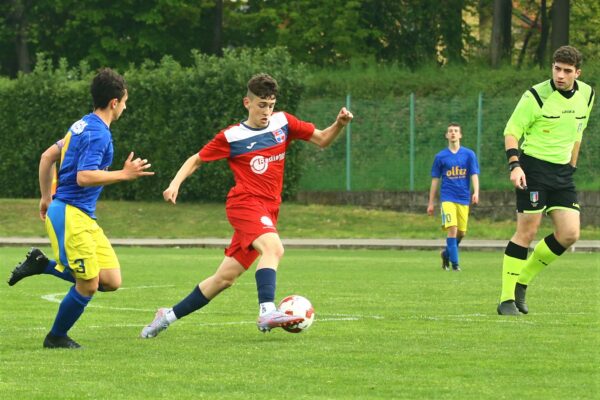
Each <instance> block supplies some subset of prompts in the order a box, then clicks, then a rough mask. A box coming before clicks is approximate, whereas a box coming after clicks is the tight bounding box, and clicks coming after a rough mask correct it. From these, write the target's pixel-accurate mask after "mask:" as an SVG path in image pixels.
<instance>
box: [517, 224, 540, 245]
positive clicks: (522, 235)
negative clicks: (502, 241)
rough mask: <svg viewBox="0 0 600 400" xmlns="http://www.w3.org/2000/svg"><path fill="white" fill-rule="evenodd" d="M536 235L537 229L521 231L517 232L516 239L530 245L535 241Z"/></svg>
mask: <svg viewBox="0 0 600 400" xmlns="http://www.w3.org/2000/svg"><path fill="white" fill-rule="evenodd" d="M536 234H537V227H535V228H529V229H522V230H521V231H519V232H517V237H518V238H519V239H520V241H521V242H525V243H531V242H532V241H533V240H534V239H535V235H536Z"/></svg>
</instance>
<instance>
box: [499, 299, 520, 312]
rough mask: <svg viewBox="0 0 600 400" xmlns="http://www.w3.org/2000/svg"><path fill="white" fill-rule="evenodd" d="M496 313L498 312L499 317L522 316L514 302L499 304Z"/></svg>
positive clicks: (508, 301)
mask: <svg viewBox="0 0 600 400" xmlns="http://www.w3.org/2000/svg"><path fill="white" fill-rule="evenodd" d="M496 311H498V314H499V315H521V313H519V310H518V309H517V306H515V301H514V300H506V301H503V302H502V303H500V304H498V308H497V309H496Z"/></svg>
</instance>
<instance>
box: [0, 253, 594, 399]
mask: <svg viewBox="0 0 600 400" xmlns="http://www.w3.org/2000/svg"><path fill="white" fill-rule="evenodd" d="M26 250H27V249H24V248H0V260H1V268H2V273H3V274H4V275H5V276H6V277H7V276H8V273H9V271H10V270H11V269H12V267H13V266H14V265H15V264H16V263H17V262H18V261H19V260H21V259H22V257H23V255H24V254H25V252H26ZM44 250H46V251H47V250H48V249H44ZM117 254H118V255H119V258H120V261H121V264H122V272H123V287H122V289H121V290H119V291H118V292H116V293H99V294H98V295H97V296H96V297H95V298H94V299H93V300H92V302H91V303H90V306H89V307H88V309H87V310H86V312H85V313H84V315H83V317H82V318H81V319H80V321H79V322H78V323H77V324H76V326H75V327H74V328H73V329H72V330H71V332H70V334H71V336H72V337H73V338H74V339H76V340H77V341H78V342H79V343H80V344H82V345H83V346H84V349H81V350H75V351H69V350H45V349H42V340H43V338H44V335H45V334H46V332H47V331H48V330H49V328H50V326H51V324H52V321H53V319H54V315H55V313H56V309H57V306H58V304H57V302H58V301H60V299H61V298H62V296H63V295H64V293H66V291H67V289H68V287H69V285H68V284H67V283H66V282H63V281H59V280H58V279H56V278H53V277H50V276H36V277H31V278H27V279H26V280H24V281H22V282H20V283H18V284H17V285H16V286H14V287H10V288H9V287H8V286H7V285H6V284H2V286H1V287H0V304H1V307H2V308H1V310H2V312H1V313H0V315H1V319H0V322H1V323H0V338H1V346H0V398H2V399H109V398H110V399H148V398H169V399H244V400H248V399H258V398H261V399H281V398H293V399H567V398H569V399H592V398H597V397H596V396H597V395H598V389H599V383H598V382H600V368H599V365H600V363H599V360H600V357H599V354H600V335H599V333H598V332H599V328H600V323H599V321H600V318H599V317H600V301H599V300H600V290H599V289H600V257H598V255H597V254H585V253H577V252H576V253H567V254H565V255H564V256H563V257H561V258H560V259H559V260H558V261H557V262H556V263H555V264H553V265H552V266H550V267H548V269H547V270H545V271H543V272H542V274H540V276H538V278H537V279H536V280H535V281H534V282H533V284H532V285H531V287H530V289H529V293H528V294H529V306H530V309H531V313H530V315H527V316H520V317H518V318H509V317H500V316H498V315H496V311H495V307H496V302H497V298H498V296H499V291H500V286H499V285H500V270H501V260H502V254H501V253H499V252H463V253H462V263H461V265H462V267H463V271H462V272H460V273H454V272H444V271H442V270H441V268H440V266H439V253H437V252H433V251H421V252H419V251H383V250H293V249H290V250H287V252H286V255H285V257H284V260H283V262H282V264H281V268H280V271H279V273H278V287H277V297H278V298H279V299H280V298H283V297H284V296H285V295H289V294H300V295H303V296H306V297H307V298H309V299H310V300H311V301H312V303H313V305H314V307H315V311H316V320H315V323H314V324H313V326H312V327H311V328H310V329H309V330H308V331H307V332H304V333H301V334H290V333H287V332H285V331H283V330H274V331H272V332H271V333H269V334H262V333H260V332H259V331H258V330H257V329H256V326H255V319H256V314H257V304H256V303H257V301H256V288H255V282H254V270H253V269H252V270H251V271H249V272H248V273H247V274H245V275H244V276H242V277H241V278H240V280H239V281H238V283H237V284H236V285H235V286H234V287H233V288H231V289H229V290H228V291H226V292H224V293H223V294H222V295H220V296H219V297H217V298H216V299H215V300H214V301H213V302H212V303H211V304H209V305H208V306H207V307H206V308H204V309H202V310H200V311H199V312H196V313H194V314H192V315H190V316H188V317H186V318H184V319H183V320H181V321H178V322H176V323H175V324H174V325H172V326H171V327H170V328H169V329H168V330H167V331H165V332H163V333H161V334H160V335H159V336H158V337H157V338H155V339H150V340H142V339H139V338H138V335H139V332H140V330H141V328H142V326H143V325H144V324H146V323H148V322H149V321H150V320H152V318H153V315H154V311H155V309H156V308H157V307H159V306H172V305H173V304H174V303H175V302H177V301H178V300H179V299H181V298H182V297H183V296H186V295H187V294H188V293H189V292H190V291H191V289H192V288H193V286H194V285H195V284H197V283H198V282H199V280H201V279H202V278H204V277H206V276H207V275H208V274H210V273H212V272H213V271H214V269H215V268H216V266H217V264H218V263H219V262H220V260H221V258H222V251H221V250H218V249H140V248H117Z"/></svg>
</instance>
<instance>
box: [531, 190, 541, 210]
mask: <svg viewBox="0 0 600 400" xmlns="http://www.w3.org/2000/svg"><path fill="white" fill-rule="evenodd" d="M539 200H540V192H529V201H530V202H531V206H532V207H537V205H538V201H539Z"/></svg>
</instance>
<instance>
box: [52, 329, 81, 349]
mask: <svg viewBox="0 0 600 400" xmlns="http://www.w3.org/2000/svg"><path fill="white" fill-rule="evenodd" d="M80 347H81V346H80V345H79V343H77V342H76V341H74V340H73V339H71V338H70V337H68V336H54V335H53V334H51V333H48V334H47V335H46V338H45V339H44V348H46V349H79V348H80Z"/></svg>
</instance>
